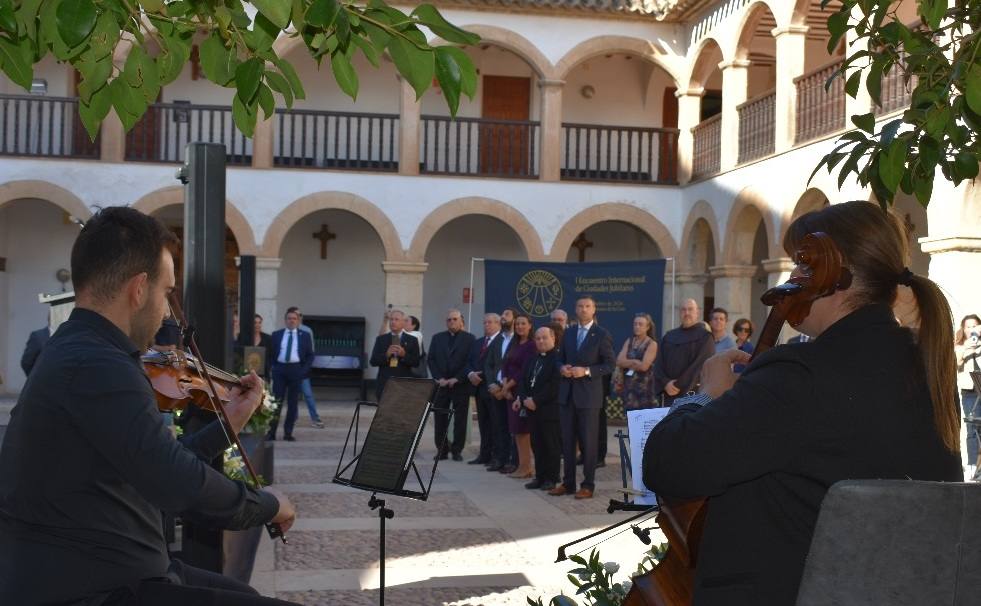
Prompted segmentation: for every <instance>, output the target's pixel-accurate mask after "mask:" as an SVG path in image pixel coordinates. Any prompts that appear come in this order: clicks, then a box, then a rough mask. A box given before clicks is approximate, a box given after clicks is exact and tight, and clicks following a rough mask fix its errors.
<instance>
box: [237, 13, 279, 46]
mask: <svg viewBox="0 0 981 606" xmlns="http://www.w3.org/2000/svg"><path fill="white" fill-rule="evenodd" d="M280 31H281V30H280V29H279V28H277V27H276V24H274V23H273V22H272V21H270V20H269V19H267V18H266V17H265V15H262V14H259V15H256V18H255V23H253V24H252V29H250V30H246V31H245V34H244V37H245V39H246V41H247V42H248V45H249V48H251V49H252V50H260V49H263V50H265V49H270V48H272V45H273V42H275V41H276V37H277V36H279V33H280Z"/></svg>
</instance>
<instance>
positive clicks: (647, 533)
mask: <svg viewBox="0 0 981 606" xmlns="http://www.w3.org/2000/svg"><path fill="white" fill-rule="evenodd" d="M630 530H632V531H634V534H635V535H637V538H638V539H640V542H641V543H643V544H644V545H650V544H651V529H650V528H640V527H639V526H631V527H630Z"/></svg>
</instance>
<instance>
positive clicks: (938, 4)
mask: <svg viewBox="0 0 981 606" xmlns="http://www.w3.org/2000/svg"><path fill="white" fill-rule="evenodd" d="M918 3H919V5H920V15H921V16H922V17H923V21H924V22H926V24H927V25H929V26H930V29H937V28H938V27H939V26H940V21H941V20H942V19H943V18H944V15H945V14H947V0H918Z"/></svg>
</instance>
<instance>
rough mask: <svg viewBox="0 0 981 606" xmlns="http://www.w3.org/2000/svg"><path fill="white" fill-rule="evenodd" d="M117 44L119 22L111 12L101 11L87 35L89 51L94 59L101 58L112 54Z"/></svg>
mask: <svg viewBox="0 0 981 606" xmlns="http://www.w3.org/2000/svg"><path fill="white" fill-rule="evenodd" d="M117 44H119V24H118V23H116V18H115V17H113V16H112V14H111V13H108V12H105V13H102V14H101V15H99V18H98V19H97V20H96V22H95V28H93V30H92V35H91V36H90V37H89V52H91V53H93V55H94V56H95V58H96V59H102V58H104V57H108V56H110V55H112V51H113V50H115V49H116V45H117Z"/></svg>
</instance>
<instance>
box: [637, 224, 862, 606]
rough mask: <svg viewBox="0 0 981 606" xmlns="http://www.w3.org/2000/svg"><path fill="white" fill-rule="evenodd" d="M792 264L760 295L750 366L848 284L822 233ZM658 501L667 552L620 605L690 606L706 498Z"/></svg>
mask: <svg viewBox="0 0 981 606" xmlns="http://www.w3.org/2000/svg"><path fill="white" fill-rule="evenodd" d="M794 263H795V264H796V268H795V269H794V271H793V273H792V274H791V277H790V279H789V280H788V281H787V282H785V283H783V284H780V285H778V286H775V287H773V288H771V289H769V290H767V291H766V292H765V293H763V295H762V296H761V297H760V300H761V301H762V302H763V304H764V305H768V306H770V307H771V309H770V314H769V315H768V316H767V319H766V323H765V324H764V325H763V330H762V331H761V332H760V337H759V340H758V341H757V344H756V348H755V349H754V350H753V356H752V358H750V362H752V360H753V359H755V358H756V357H757V356H759V355H760V354H762V353H763V352H765V351H767V350H769V349H771V348H772V347H773V346H774V345H775V344H776V342H777V339H778V338H779V336H780V331H781V330H782V329H783V325H784V322H786V323H788V324H790V325H791V326H792V327H794V328H796V327H798V326H800V325H801V323H802V322H803V321H804V319H805V318H807V316H808V314H810V313H811V305H812V304H813V303H814V301H816V300H817V299H819V298H821V297H826V296H828V295H831V294H833V293H834V292H835V291H836V290H845V289H847V288H848V287H849V286H851V282H852V275H851V272H849V271H848V268H846V267H844V266H843V257H842V255H841V251H839V250H838V248H837V246H835V243H834V241H833V240H832V239H831V236H829V235H827V234H826V233H823V232H814V233H811V234H808V235H806V236H804V238H803V239H802V240H801V243H800V247H799V248H798V249H797V251H796V252H795V253H794ZM657 500H658V506H659V513H658V515H657V518H655V522H656V523H657V525H658V526H660V528H661V530H662V531H663V532H664V536H665V537H667V539H668V551H667V554H666V555H665V557H664V559H663V560H661V562H660V564H658V565H657V567H655V568H654V569H653V570H651V571H650V572H647V573H644V574H642V575H638V576H637V577H634V579H633V585H632V586H631V588H630V591H629V592H627V597H626V598H625V599H624V602H623V605H624V606H688V605H689V604H691V600H692V595H693V591H694V587H695V566H696V564H697V563H698V547H699V544H700V543H701V539H702V531H703V530H704V528H705V515H706V513H707V511H708V499H704V498H703V499H689V500H675V499H670V498H664V497H662V496H660V495H658V497H657Z"/></svg>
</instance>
